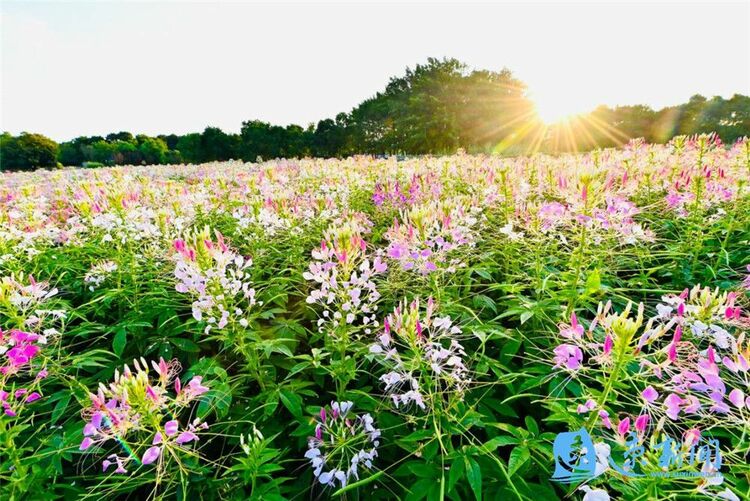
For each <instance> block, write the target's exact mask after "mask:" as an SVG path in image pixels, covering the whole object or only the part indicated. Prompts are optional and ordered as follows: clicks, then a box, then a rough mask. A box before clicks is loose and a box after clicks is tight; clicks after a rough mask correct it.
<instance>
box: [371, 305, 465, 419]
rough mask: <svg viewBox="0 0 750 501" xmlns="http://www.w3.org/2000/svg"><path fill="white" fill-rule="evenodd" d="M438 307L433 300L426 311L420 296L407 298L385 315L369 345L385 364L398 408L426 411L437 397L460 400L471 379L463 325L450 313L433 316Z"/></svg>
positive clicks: (384, 379) (389, 390)
mask: <svg viewBox="0 0 750 501" xmlns="http://www.w3.org/2000/svg"><path fill="white" fill-rule="evenodd" d="M434 311H435V304H434V302H433V301H432V298H430V299H428V300H427V307H426V310H425V313H424V315H422V314H421V311H420V306H419V300H418V299H415V300H414V301H412V302H411V303H409V304H408V305H407V303H406V301H403V302H402V303H401V304H399V306H397V307H396V309H395V310H394V311H393V313H391V314H390V315H388V317H386V319H385V321H384V323H383V324H384V325H383V331H382V332H381V334H380V335H379V336H378V338H377V342H376V343H375V344H373V345H371V346H370V353H372V354H374V355H375V356H376V359H377V360H378V361H379V362H380V363H381V364H382V365H383V367H384V368H385V371H386V372H385V374H383V375H382V376H380V381H381V383H382V384H383V389H384V390H385V392H386V393H387V394H388V395H389V396H390V397H391V400H392V401H393V405H395V406H396V407H408V406H409V405H410V404H412V403H413V404H415V406H417V407H419V408H420V409H422V410H426V409H428V408H431V407H432V406H433V405H436V404H437V403H438V402H437V401H435V400H438V399H440V400H443V399H451V398H454V397H457V398H459V399H461V398H462V397H463V391H464V389H465V388H466V386H467V385H468V384H469V382H470V379H469V371H468V369H467V368H466V366H465V365H464V357H465V356H466V353H465V352H464V349H463V346H461V344H460V343H459V341H458V335H459V334H461V329H460V328H459V327H458V326H456V325H453V321H452V320H451V319H450V317H447V316H445V317H433V313H434Z"/></svg>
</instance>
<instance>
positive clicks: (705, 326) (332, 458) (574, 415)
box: [0, 63, 750, 501]
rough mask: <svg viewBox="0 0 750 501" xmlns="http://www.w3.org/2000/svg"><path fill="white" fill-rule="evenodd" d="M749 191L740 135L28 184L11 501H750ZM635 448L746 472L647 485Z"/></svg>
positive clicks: (98, 174) (9, 316) (16, 259)
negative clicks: (625, 459) (569, 478)
mask: <svg viewBox="0 0 750 501" xmlns="http://www.w3.org/2000/svg"><path fill="white" fill-rule="evenodd" d="M441 64H442V63H441ZM448 67H449V69H450V72H451V74H454V75H456V78H459V77H458V75H464V73H463V69H462V68H461V67H460V66H457V65H450V64H449V65H448ZM431 71H432V70H430V69H429V68H420V69H418V70H416V71H415V72H414V73H413V74H410V75H409V78H407V79H406V80H404V81H397V82H392V84H391V85H390V86H389V87H390V88H391V90H390V91H388V92H389V93H390V94H389V95H394V96H396V97H393V99H407V100H411V99H412V98H414V95H416V94H418V93H419V92H421V91H418V90H414V91H412V90H411V89H413V88H417V89H418V88H420V87H421V86H423V85H427V84H426V83H424V82H423V81H422V79H423V78H428V79H431V78H432V77H428V76H425V75H430V74H432V73H431ZM460 78H465V77H464V76H460ZM470 78H472V77H470ZM481 78H483V79H484V78H485V77H481ZM414 93H416V94H414ZM388 99H391V98H390V97H389V98H388ZM423 105H424V103H421V102H419V101H418V100H417V101H416V102H412V103H411V104H409V106H416V107H417V108H419V109H423V108H422V106H423ZM454 119H455V120H456V121H457V122H458V123H460V120H461V115H460V114H457V115H455V116H454ZM454 119H451V121H452V120H454ZM329 125H330V124H329ZM441 127H442V125H441ZM260 130H266V128H265V126H263V125H262V124H251V125H250V126H248V125H247V124H246V127H245V128H244V130H243V134H244V135H245V138H246V139H247V140H250V138H254V137H255V136H254V134H256V133H258V131H260ZM329 130H331V129H330V128H329ZM455 130H456V131H458V136H456V137H457V139H455V141H457V143H456V144H460V141H462V139H461V138H462V137H463V136H462V134H464V132H463V129H462V126H460V127H458V128H457V129H455ZM274 133H278V134H292V135H295V134H299V131H298V130H297V131H289V130H287V129H282V130H281V131H279V130H276V131H275V132H274ZM210 135H212V136H213V137H215V138H217V140H219V141H222V140H226V138H223V136H221V134H219V132H217V131H213V132H211V133H210ZM192 137H193V139H191V140H190V141H199V140H200V138H199V137H196V136H192ZM222 138H223V139H222ZM183 139H184V138H183ZM328 140H330V141H331V142H330V143H326V142H321V143H320V144H328V145H329V146H330V144H334V143H335V141H338V139H335V140H334V138H333V136H327V139H326V141H328ZM159 141H161V143H159V144H157V145H152V146H154V150H153V151H162V152H163V147H162V144H163V145H166V144H167V142H168V140H167V139H160V140H159ZM169 141H171V142H172V144H173V145H174V144H179V143H180V142H182V141H183V140H182V139H180V140H177V142H176V143H175V138H171V139H169ZM253 141H255V139H253ZM101 143H105V144H108V145H122V144H125V143H126V144H131V145H133V146H135V145H136V144H138V145H139V146H138V148H139V151H140V146H141V145H145V144H150V143H149V138H145V137H141V136H138V137H132V136H129V135H127V134H125V133H120V134H117V135H116V136H112V137H109V138H99V139H97V140H96V141H94V142H93V143H91V144H90V145H89V146H91V147H92V148H94V146H95V145H100V146H99V147H101ZM183 144H185V143H184V142H183ZM251 144H255V143H251ZM436 144H437V143H436ZM118 147H119V146H118ZM239 147H240V148H242V145H241V144H240V145H239ZM253 147H255V146H253ZM258 147H259V148H260V146H258ZM327 147H328V146H327ZM84 148H85V146H84ZM145 149H146V150H148V151H152V150H151V146H149V147H146V148H145ZM104 150H106V148H105V149H104ZM104 150H103V151H104ZM133 151H135V150H133ZM258 151H261V150H253V151H252V153H253V154H255V153H258ZM748 181H750V141H748V140H747V139H742V140H740V141H738V142H737V143H736V144H734V145H731V146H726V145H724V144H723V143H722V142H721V141H720V140H719V138H718V137H717V136H716V135H701V136H694V137H684V136H680V137H677V138H675V139H674V140H672V141H671V142H670V143H669V144H668V145H651V144H647V143H644V142H643V141H633V142H631V143H629V144H628V145H627V146H626V147H625V148H624V149H607V150H597V151H595V152H592V153H589V154H578V155H561V156H548V155H542V154H537V155H534V156H530V157H515V158H502V157H499V156H491V155H476V156H473V155H466V154H459V155H453V156H443V157H419V158H411V159H407V160H403V161H399V160H397V159H396V158H388V159H375V158H371V157H354V158H348V159H344V160H333V159H330V160H316V159H304V160H279V161H271V162H263V163H243V162H239V161H226V162H215V163H208V164H203V165H180V166H161V167H158V166H151V165H147V166H129V167H102V168H100V169H96V170H86V169H66V170H61V171H55V172H51V173H50V172H43V171H37V172H21V173H13V174H9V175H6V176H4V177H3V178H2V181H0V329H2V330H0V403H1V405H2V407H1V409H2V414H1V415H0V444H2V447H0V485H2V489H1V490H2V497H4V498H9V499H87V498H92V497H118V498H123V499H125V498H137V499H142V498H143V499H148V498H156V499H162V498H164V499H215V498H223V499H264V500H266V499H271V500H273V499H278V500H281V499H299V498H302V497H304V498H308V497H309V498H329V497H333V498H355V499H360V498H366V499H413V500H419V499H430V500H432V499H446V498H448V499H485V498H486V499H496V498H497V499H555V498H565V497H571V498H573V499H580V498H583V499H585V500H586V501H593V500H596V499H609V496H612V497H613V498H616V499H701V498H703V499H710V498H716V497H717V496H721V498H723V499H730V500H731V499H739V498H747V497H748V496H750V486H749V485H748V481H747V479H748V474H750V470H749V469H748V465H747V464H748V463H747V457H748V453H750V445H749V442H748V437H747V430H749V429H750V423H749V422H748V416H749V415H750V414H748V409H749V408H750V398H748V397H747V396H748V395H750V386H748V379H747V373H748V370H750V367H749V366H748V359H749V358H750V351H749V348H748V341H747V339H748V334H750V333H749V332H748V327H749V326H750V318H749V317H748V314H747V311H748V306H749V303H750V301H749V300H750V296H749V295H748V290H750V276H748V273H750V270H748V269H747V266H748V264H750V245H749V244H750V195H749V194H748V191H747V189H748V184H747V183H748ZM699 284H700V286H699ZM581 427H585V428H586V429H587V430H588V431H589V432H590V434H591V436H592V437H593V440H594V441H595V443H596V455H597V457H598V458H599V460H598V461H599V465H598V467H597V476H596V477H595V478H591V479H590V480H589V481H588V482H587V483H586V485H579V484H573V485H570V486H569V485H565V484H558V483H555V482H552V481H551V480H550V477H551V476H552V473H553V470H554V464H555V457H553V441H554V439H555V435H556V434H557V433H559V432H564V431H569V430H576V429H580V428H581ZM630 431H633V435H632V436H633V437H634V440H635V444H636V445H638V446H646V445H648V444H649V443H656V441H657V440H659V439H660V437H661V436H662V434H664V433H669V434H670V435H671V436H673V437H677V438H678V440H681V442H680V444H678V446H679V447H682V448H685V449H687V448H688V447H690V446H692V445H693V442H694V441H695V439H696V438H697V437H698V436H700V435H703V436H711V437H713V438H715V439H717V440H718V441H719V442H720V444H721V451H722V453H723V464H722V465H721V467H720V473H721V476H719V475H716V473H719V472H718V471H710V468H711V465H707V466H706V465H705V464H704V467H705V468H708V470H707V473H711V474H714V476H710V477H691V476H684V477H680V478H653V477H652V478H626V477H625V476H623V475H622V474H621V473H619V472H617V471H615V470H614V469H613V468H611V467H610V466H609V464H608V463H607V456H608V455H611V456H612V458H615V457H618V456H619V457H622V454H623V452H624V450H625V447H626V446H627V442H626V437H628V436H630V435H629V432H630ZM602 458H603V459H602ZM656 459H657V458H654V457H650V456H646V457H644V463H643V468H644V469H647V470H649V471H659V469H658V466H657V465H656ZM685 468H687V467H685ZM714 470H716V468H714ZM579 488H580V489H579Z"/></svg>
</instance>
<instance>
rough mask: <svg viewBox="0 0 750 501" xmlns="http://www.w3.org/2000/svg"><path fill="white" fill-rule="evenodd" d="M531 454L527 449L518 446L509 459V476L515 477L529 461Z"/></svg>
mask: <svg viewBox="0 0 750 501" xmlns="http://www.w3.org/2000/svg"><path fill="white" fill-rule="evenodd" d="M530 457H531V454H530V453H529V449H527V448H526V447H521V446H518V447H516V448H514V449H513V450H512V451H511V452H510V457H509V458H508V476H513V475H514V474H515V473H516V472H517V471H518V469H519V468H520V467H521V466H523V465H524V463H526V461H528V460H529V458H530Z"/></svg>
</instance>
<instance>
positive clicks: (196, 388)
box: [185, 376, 208, 398]
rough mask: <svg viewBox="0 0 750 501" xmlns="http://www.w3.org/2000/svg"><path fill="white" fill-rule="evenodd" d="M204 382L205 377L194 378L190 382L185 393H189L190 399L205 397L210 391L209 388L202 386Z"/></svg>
mask: <svg viewBox="0 0 750 501" xmlns="http://www.w3.org/2000/svg"><path fill="white" fill-rule="evenodd" d="M202 381H203V376H193V379H191V380H190V382H188V384H187V387H186V388H185V392H186V393H189V395H190V398H194V397H197V396H200V395H203V394H204V393H206V392H207V391H208V388H207V387H206V386H203V385H202V384H201V382H202Z"/></svg>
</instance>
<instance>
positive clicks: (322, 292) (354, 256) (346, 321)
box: [303, 215, 387, 336]
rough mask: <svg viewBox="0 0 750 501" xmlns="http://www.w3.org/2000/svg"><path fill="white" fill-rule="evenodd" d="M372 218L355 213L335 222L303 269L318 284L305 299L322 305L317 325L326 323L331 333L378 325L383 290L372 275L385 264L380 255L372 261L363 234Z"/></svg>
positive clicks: (381, 270) (321, 327) (366, 328)
mask: <svg viewBox="0 0 750 501" xmlns="http://www.w3.org/2000/svg"><path fill="white" fill-rule="evenodd" d="M368 226H369V221H367V220H366V219H362V218H361V217H357V215H354V216H353V217H351V218H350V219H349V220H346V221H344V222H343V223H340V224H334V225H332V226H331V227H330V228H328V230H327V231H326V232H325V234H324V238H323V241H322V242H321V244H320V247H319V248H317V249H314V250H313V251H312V257H313V261H312V262H311V263H310V265H309V269H308V271H306V272H304V273H303V277H304V278H305V279H306V280H309V281H312V282H315V283H316V284H319V285H318V287H317V288H316V289H313V290H312V291H310V294H309V295H308V297H307V299H306V301H307V303H308V304H317V305H319V306H321V307H322V308H323V314H322V317H321V318H319V319H318V329H319V331H320V332H323V331H324V329H326V327H328V328H329V329H330V330H329V332H330V334H331V335H334V336H337V335H343V334H342V331H343V330H346V331H349V330H351V328H348V329H342V327H346V326H352V328H360V327H364V329H365V333H366V334H369V333H370V329H371V328H372V327H377V325H378V323H377V301H378V299H380V293H379V292H378V290H377V287H376V285H375V282H374V281H373V278H374V277H375V276H376V275H378V274H380V273H384V272H385V271H386V269H387V266H386V264H385V263H384V262H383V261H382V260H381V258H380V256H377V255H376V256H375V258H374V259H373V260H372V262H371V261H370V258H369V257H367V254H366V250H367V244H366V242H365V240H364V239H363V238H362V235H363V233H365V232H366V231H367V228H368Z"/></svg>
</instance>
